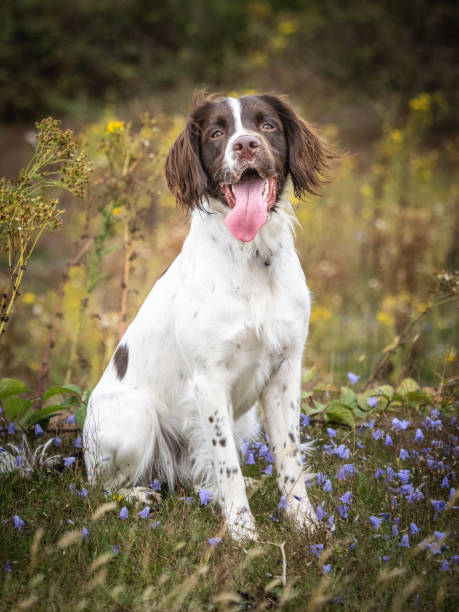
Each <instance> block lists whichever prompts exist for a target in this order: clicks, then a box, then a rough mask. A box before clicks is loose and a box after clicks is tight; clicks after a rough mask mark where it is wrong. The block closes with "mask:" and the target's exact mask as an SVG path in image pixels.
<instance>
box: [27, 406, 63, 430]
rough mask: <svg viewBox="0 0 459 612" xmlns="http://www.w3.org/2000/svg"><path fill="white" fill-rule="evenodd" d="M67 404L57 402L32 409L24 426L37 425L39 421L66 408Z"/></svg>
mask: <svg viewBox="0 0 459 612" xmlns="http://www.w3.org/2000/svg"><path fill="white" fill-rule="evenodd" d="M66 408H67V407H66V406H62V404H56V405H54V406H45V407H44V408H40V410H31V411H30V412H29V413H28V414H26V415H25V417H24V419H23V422H22V424H23V425H24V427H26V426H27V425H35V423H38V422H39V421H42V420H43V419H46V418H48V417H50V416H52V415H53V414H57V413H58V412H59V411H60V410H66Z"/></svg>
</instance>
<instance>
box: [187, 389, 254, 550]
mask: <svg viewBox="0 0 459 612" xmlns="http://www.w3.org/2000/svg"><path fill="white" fill-rule="evenodd" d="M194 394H195V397H196V400H197V405H198V408H199V412H200V416H201V422H202V426H203V429H204V433H205V438H206V442H207V445H208V450H209V454H210V457H211V462H212V469H213V471H214V474H215V481H216V485H217V491H216V494H217V497H218V503H219V504H220V506H221V508H222V511H223V516H224V517H225V520H226V523H227V524H228V528H229V532H230V534H231V536H232V537H233V538H234V539H235V540H246V539H250V540H256V539H257V537H258V536H257V532H256V527H255V520H254V518H253V515H252V513H251V511H250V508H249V502H248V500H247V493H246V489H245V484H244V479H243V476H242V471H241V467H240V464H239V457H238V453H237V449H236V445H235V442H234V436H233V428H232V405H231V399H230V398H229V394H226V393H225V392H224V391H223V390H222V385H211V384H209V381H208V380H206V379H205V378H204V377H202V378H201V377H200V378H199V380H195V386H194Z"/></svg>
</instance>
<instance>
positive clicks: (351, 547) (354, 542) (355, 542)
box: [349, 538, 358, 550]
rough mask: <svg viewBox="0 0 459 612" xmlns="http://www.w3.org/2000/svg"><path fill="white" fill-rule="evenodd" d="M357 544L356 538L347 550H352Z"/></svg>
mask: <svg viewBox="0 0 459 612" xmlns="http://www.w3.org/2000/svg"><path fill="white" fill-rule="evenodd" d="M357 544H358V540H357V538H354V539H353V541H352V542H351V543H350V544H349V550H354V548H355V547H356V546H357Z"/></svg>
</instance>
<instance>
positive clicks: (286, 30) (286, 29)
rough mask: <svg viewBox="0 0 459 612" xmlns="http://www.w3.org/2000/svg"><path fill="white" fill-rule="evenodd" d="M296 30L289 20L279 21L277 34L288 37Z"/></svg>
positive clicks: (296, 27)
mask: <svg viewBox="0 0 459 612" xmlns="http://www.w3.org/2000/svg"><path fill="white" fill-rule="evenodd" d="M297 29H298V26H297V24H296V23H295V22H294V21H292V20H291V19H288V20H285V21H281V22H280V24H279V33H280V34H283V35H284V36H289V35H290V34H293V33H294V32H296V31H297Z"/></svg>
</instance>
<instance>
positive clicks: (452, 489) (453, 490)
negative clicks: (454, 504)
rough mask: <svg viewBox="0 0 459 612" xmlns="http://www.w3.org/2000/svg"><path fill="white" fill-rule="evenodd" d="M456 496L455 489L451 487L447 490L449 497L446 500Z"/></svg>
mask: <svg viewBox="0 0 459 612" xmlns="http://www.w3.org/2000/svg"><path fill="white" fill-rule="evenodd" d="M455 495H456V489H455V488H454V487H451V489H450V490H449V496H448V499H451V498H452V497H454V496H455Z"/></svg>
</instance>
